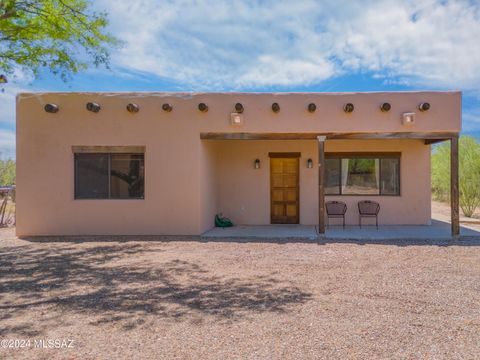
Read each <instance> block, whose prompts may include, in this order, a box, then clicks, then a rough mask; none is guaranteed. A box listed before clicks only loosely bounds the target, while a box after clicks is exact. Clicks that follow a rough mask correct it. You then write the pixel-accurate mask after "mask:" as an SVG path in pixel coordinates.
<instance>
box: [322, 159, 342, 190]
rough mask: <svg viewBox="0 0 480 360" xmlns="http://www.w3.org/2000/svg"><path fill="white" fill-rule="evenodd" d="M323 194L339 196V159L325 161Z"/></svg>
mask: <svg viewBox="0 0 480 360" xmlns="http://www.w3.org/2000/svg"><path fill="white" fill-rule="evenodd" d="M325 194H326V195H338V194H340V159H325Z"/></svg>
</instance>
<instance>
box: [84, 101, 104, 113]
mask: <svg viewBox="0 0 480 360" xmlns="http://www.w3.org/2000/svg"><path fill="white" fill-rule="evenodd" d="M100 109H101V107H100V105H98V104H97V103H94V102H88V103H87V110H88V111H91V112H94V113H98V112H99V111H100Z"/></svg>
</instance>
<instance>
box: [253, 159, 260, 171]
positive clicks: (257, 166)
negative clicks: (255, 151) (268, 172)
mask: <svg viewBox="0 0 480 360" xmlns="http://www.w3.org/2000/svg"><path fill="white" fill-rule="evenodd" d="M253 167H254V168H255V169H260V159H255V162H254V163H253Z"/></svg>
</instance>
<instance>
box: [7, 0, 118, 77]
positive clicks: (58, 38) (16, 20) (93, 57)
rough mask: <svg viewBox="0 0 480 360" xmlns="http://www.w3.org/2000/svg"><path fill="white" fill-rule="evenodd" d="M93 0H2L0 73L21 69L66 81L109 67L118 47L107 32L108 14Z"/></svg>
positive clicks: (116, 41) (116, 42)
mask: <svg viewBox="0 0 480 360" xmlns="http://www.w3.org/2000/svg"><path fill="white" fill-rule="evenodd" d="M89 6H90V3H89V1H88V0H23V1H22V0H0V74H1V73H2V72H3V73H4V75H5V74H6V75H8V74H11V73H12V72H13V71H14V70H15V69H16V68H18V67H20V68H23V69H26V70H28V71H31V72H33V74H34V75H38V73H39V71H40V70H41V69H45V68H46V69H48V70H50V71H51V72H52V73H53V74H55V75H58V76H60V77H61V78H62V79H63V80H67V79H68V78H69V77H70V76H71V74H75V73H77V72H78V71H80V70H83V69H85V68H87V66H88V65H90V64H91V63H93V64H94V65H95V66H99V65H102V64H103V65H105V66H107V67H108V64H109V48H110V47H111V46H115V45H118V44H119V42H118V40H116V39H115V38H114V37H112V36H111V35H109V34H107V33H106V32H105V27H106V26H107V24H108V22H107V18H106V14H105V13H103V12H102V13H98V12H94V11H92V10H91V9H90V8H89Z"/></svg>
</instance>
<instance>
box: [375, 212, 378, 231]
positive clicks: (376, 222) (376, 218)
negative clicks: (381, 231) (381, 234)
mask: <svg viewBox="0 0 480 360" xmlns="http://www.w3.org/2000/svg"><path fill="white" fill-rule="evenodd" d="M375 224H376V225H377V230H378V215H377V216H375Z"/></svg>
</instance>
